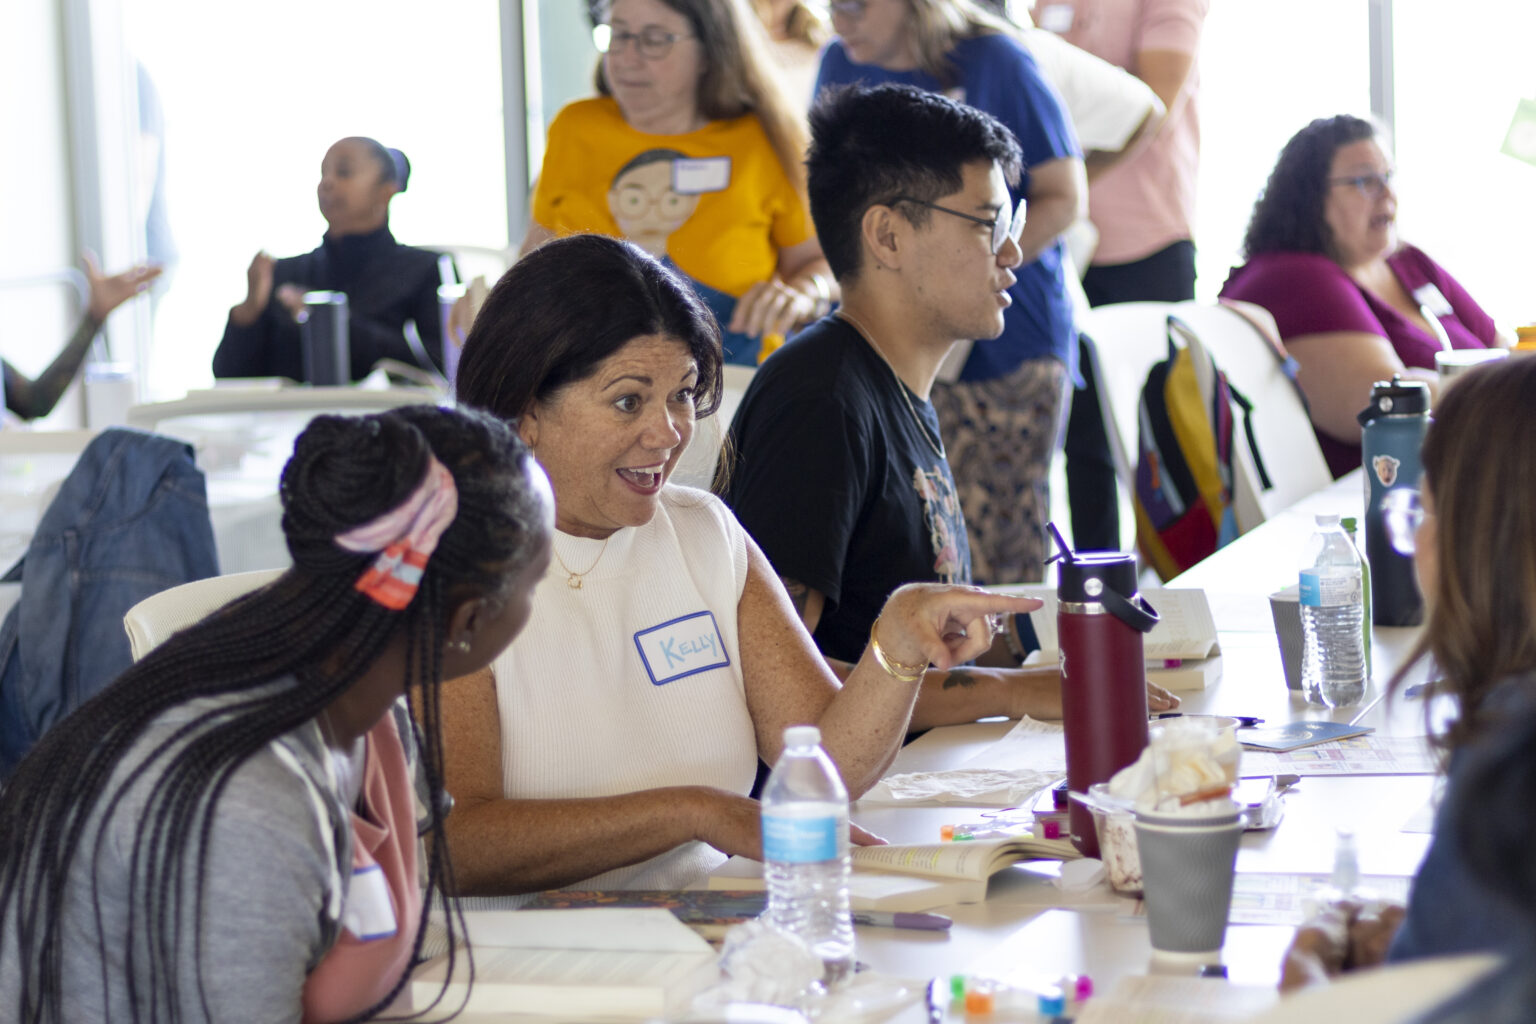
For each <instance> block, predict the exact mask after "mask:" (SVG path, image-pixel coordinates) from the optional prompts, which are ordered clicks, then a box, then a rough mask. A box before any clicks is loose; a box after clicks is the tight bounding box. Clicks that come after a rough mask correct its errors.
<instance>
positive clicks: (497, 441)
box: [0, 406, 547, 1022]
mask: <svg viewBox="0 0 1536 1024" xmlns="http://www.w3.org/2000/svg"><path fill="white" fill-rule="evenodd" d="M429 454H431V455H435V456H436V458H437V459H438V460H439V461H440V462H441V463H442V464H443V465H444V466H445V467H447V469H448V471H449V472H450V473H451V474H452V475H453V477H454V480H455V484H456V486H457V489H458V495H459V514H458V515H457V516H456V517H455V519H454V521H453V523H452V524H451V525H450V526H449V527H448V529H447V530H446V531H445V532H444V533H443V535H442V537H441V539H440V540H439V542H438V547H437V550H436V551H435V552H434V553H433V556H432V558H431V560H430V561H429V563H428V565H427V568H426V570H425V572H424V575H423V577H422V580H421V584H420V587H419V589H418V591H417V593H416V596H415V598H414V599H413V600H412V601H411V603H410V604H409V605H408V606H407V607H406V608H405V609H404V610H402V611H398V612H397V611H390V610H388V609H386V608H384V607H383V606H382V605H380V604H377V603H375V602H374V601H373V600H371V599H370V598H368V597H367V596H365V595H363V594H361V593H359V592H357V591H356V590H355V589H354V584H355V582H356V581H357V579H358V577H359V576H360V575H361V574H362V572H363V571H364V570H365V569H366V568H367V567H368V565H369V564H370V563H371V562H372V559H373V557H374V556H373V555H371V554H356V553H353V552H349V551H346V550H344V549H342V548H341V547H339V546H338V545H336V544H335V543H334V538H335V537H336V536H337V535H338V534H339V533H342V532H345V531H347V530H349V529H351V528H353V527H355V526H358V525H359V524H362V523H365V522H369V521H371V520H373V519H375V518H377V517H378V516H380V515H382V514H383V513H384V512H386V511H388V510H390V509H392V508H395V507H396V506H398V505H399V504H400V503H401V502H402V501H403V500H404V499H405V498H406V497H407V496H408V495H409V494H410V493H411V492H412V491H413V490H414V489H415V487H416V486H417V485H418V484H419V483H420V481H421V479H422V477H423V475H424V473H425V470H426V466H427V459H428V456H429ZM530 465H531V457H530V456H529V453H528V450H527V448H526V446H524V445H523V444H522V442H521V441H519V440H518V439H517V437H516V435H515V434H514V433H513V432H512V431H511V430H510V429H509V428H508V427H507V426H506V425H505V424H503V423H502V422H501V421H499V420H497V419H495V418H494V417H490V416H486V415H484V414H480V413H476V412H473V411H467V410H466V411H452V410H444V409H437V408H433V407H430V406H413V407H405V408H401V409H397V410H393V411H391V412H387V413H381V414H378V415H374V416H369V417H361V418H353V417H341V416H321V417H317V418H316V419H315V420H314V421H313V422H312V423H311V424H310V426H309V427H308V428H307V429H306V430H305V431H304V433H303V434H302V435H301V436H300V438H299V440H298V443H297V444H296V445H295V450H294V455H293V458H292V459H291V460H290V461H289V463H288V465H287V466H286V467H285V469H284V471H283V478H282V486H281V496H282V501H283V508H284V512H283V531H284V534H285V535H286V537H287V542H288V548H289V552H290V554H291V555H292V557H293V568H291V569H290V570H289V571H288V572H286V573H284V574H283V575H282V576H281V577H280V578H278V579H277V580H276V581H274V582H273V583H271V584H270V585H268V586H266V587H263V588H262V589H260V590H257V591H255V592H253V593H251V594H248V595H246V596H245V597H243V598H240V599H238V600H236V601H234V602H232V603H230V604H229V605H226V606H225V607H224V608H222V609H220V610H219V611H217V612H215V613H214V614H212V615H210V616H209V617H208V618H206V619H204V620H203V621H202V622H200V623H198V624H197V625H195V626H192V627H191V628H189V629H187V630H184V631H182V632H180V633H178V634H176V635H175V636H173V637H171V638H170V639H169V640H167V641H166V642H165V643H164V644H162V645H161V646H160V647H158V648H156V649H155V650H154V651H152V652H151V653H150V654H148V655H146V656H145V658H144V659H143V660H142V661H140V662H138V663H137V664H135V665H134V666H133V667H131V668H130V669H129V670H128V671H127V672H125V673H124V674H123V675H122V676H121V677H119V678H118V679H117V680H116V681H115V682H114V683H113V684H112V685H111V686H109V687H107V688H106V689H105V690H104V691H103V692H102V693H100V694H99V695H98V696H96V697H95V698H93V699H92V700H90V701H88V702H87V703H85V704H83V705H82V706H81V707H80V708H78V709H77V710H76V711H75V712H74V713H73V714H71V715H70V716H69V717H68V718H66V719H65V720H64V721H63V722H61V723H59V724H58V725H56V726H55V727H54V728H53V729H52V730H50V731H49V732H48V733H47V734H46V735H45V736H44V737H43V739H42V740H41V741H40V742H39V743H38V744H37V746H36V747H35V748H34V749H33V750H32V752H31V753H30V754H29V756H28V757H27V758H26V759H25V760H24V761H23V762H22V764H21V765H20V766H18V768H17V771H16V772H15V774H14V775H13V776H12V778H11V780H10V782H9V783H8V784H7V786H6V788H5V790H4V791H3V793H0V954H3V953H4V951H5V949H4V947H5V943H6V942H7V941H14V942H15V944H16V953H17V955H16V960H17V961H18V963H19V970H18V979H17V980H18V981H19V992H16V993H13V994H11V995H12V997H14V998H15V999H16V1006H17V1007H18V1012H19V1019H20V1020H23V1021H28V1022H32V1021H37V1022H59V1021H63V1020H64V1019H65V1018H66V1016H67V1010H68V1007H67V1006H66V1004H65V992H64V986H63V965H64V960H65V948H64V918H65V916H66V908H67V906H68V905H69V903H70V900H71V895H72V894H71V887H70V879H71V874H72V872H74V871H78V870H79V868H80V865H81V864H82V858H84V857H91V858H92V859H91V861H89V865H90V867H91V869H92V870H91V872H90V877H91V879H92V881H91V886H92V891H91V893H90V895H91V898H92V904H93V905H94V906H95V907H96V908H97V909H96V922H97V926H98V943H99V949H100V952H101V958H102V969H101V978H102V985H103V994H104V996H105V994H106V992H107V991H108V989H107V977H108V975H107V970H108V968H107V963H108V959H109V956H108V954H109V951H111V952H113V953H119V954H121V956H122V959H123V963H124V971H125V975H126V985H127V989H128V993H129V1004H130V1005H129V1006H128V1007H127V1010H128V1016H129V1018H130V1019H132V1020H134V1021H141V1020H153V1021H162V1020H164V1021H171V1022H177V1021H180V1020H182V1019H183V1018H185V1017H188V1016H191V1017H194V1018H195V1017H197V1015H198V1014H201V1016H202V1017H204V1018H206V1017H209V1016H210V1013H209V1010H208V1004H207V993H206V991H205V988H204V980H205V977H206V975H207V974H208V970H207V969H208V967H209V966H210V965H205V964H202V963H201V960H200V953H201V949H202V941H201V940H202V925H203V918H204V915H203V902H204V895H205V889H206V888H207V876H206V873H205V872H206V868H207V863H206V861H207V856H208V847H209V840H210V835H211V832H212V827H213V822H214V815H215V814H216V813H217V809H218V804H219V798H220V796H221V794H222V793H223V791H224V788H225V786H226V785H227V784H228V782H229V781H230V779H231V778H232V776H233V775H234V773H235V772H236V771H237V770H238V769H239V768H240V767H241V765H243V764H244V763H245V762H246V761H247V760H249V759H250V758H251V757H252V756H253V755H254V754H256V753H258V752H259V751H261V750H262V749H263V748H265V747H266V746H267V745H268V744H270V743H271V742H273V741H274V740H275V739H277V738H278V737H280V736H283V735H284V734H285V733H289V732H291V731H293V730H295V729H297V728H299V727H301V726H303V725H305V724H306V723H308V722H309V721H310V720H312V719H315V718H316V717H317V716H318V715H319V714H320V713H321V712H322V711H323V710H324V709H325V708H326V707H327V706H328V705H329V704H330V703H331V702H332V701H334V700H335V699H336V698H337V697H338V696H340V695H341V694H343V693H344V692H346V691H347V689H348V688H349V687H350V686H351V685H352V684H353V683H354V682H356V681H357V680H358V679H359V678H360V677H361V676H362V675H363V673H364V672H366V671H367V670H368V669H369V668H370V667H371V666H372V665H373V663H374V662H375V661H376V660H377V658H378V657H379V656H380V654H381V653H382V652H383V651H384V649H385V647H386V646H387V645H388V644H389V643H391V642H392V641H394V640H395V638H397V637H399V636H403V637H404V639H405V658H404V660H405V666H404V668H405V679H406V694H407V698H408V700H409V701H410V702H411V704H412V711H413V715H412V719H413V725H412V728H413V729H414V730H415V731H416V738H417V746H418V748H419V749H420V750H421V770H422V772H423V774H424V776H425V778H426V781H427V785H428V790H429V793H430V800H429V807H430V813H431V828H430V832H429V834H428V836H427V840H426V842H427V854H428V890H427V894H426V898H425V899H424V900H423V903H422V917H421V920H420V922H419V923H418V931H417V937H416V946H415V949H414V950H413V952H412V962H413V963H414V962H416V960H417V959H418V958H419V956H420V952H421V943H422V939H423V936H424V934H425V931H426V927H425V926H426V921H427V916H428V914H429V912H430V910H431V908H432V906H433V900H434V898H436V899H437V900H438V901H439V905H440V906H441V907H442V908H443V910H444V911H445V918H446V920H447V923H448V931H449V945H450V951H451V950H452V949H453V947H454V942H453V938H454V933H455V932H456V931H460V930H462V919H461V918H460V919H458V920H457V921H456V920H455V912H454V910H453V908H452V907H451V905H450V903H449V901H448V899H447V896H446V893H448V892H451V891H452V890H453V878H452V868H451V865H450V864H449V862H448V858H447V852H446V840H445V838H444V834H443V827H442V820H441V813H440V811H439V808H440V807H441V806H442V803H443V801H442V778H443V752H442V742H441V715H440V709H439V703H438V696H439V690H440V686H441V682H442V678H441V677H442V645H443V642H444V636H445V632H446V630H447V627H448V619H449V616H450V614H451V613H452V611H453V609H454V608H455V607H457V606H458V605H459V604H460V603H462V602H464V601H467V600H471V599H475V598H485V599H489V600H491V601H498V600H502V599H504V598H505V597H506V596H507V591H506V588H507V585H508V583H509V581H510V580H511V579H512V577H513V575H514V574H515V573H516V572H518V571H519V570H521V569H522V568H524V567H525V566H527V565H528V564H529V562H530V561H531V560H532V558H533V557H534V556H535V555H536V554H537V552H538V551H539V550H540V545H541V544H542V543H544V534H545V532H546V527H545V525H544V524H545V522H546V519H545V517H546V515H547V511H546V509H545V506H544V502H545V497H544V494H543V492H542V491H541V490H540V489H538V488H536V487H535V486H533V485H532V481H531V478H530V475H529V466H530ZM209 697H219V698H221V700H220V701H219V702H218V704H217V705H216V706H215V707H214V708H213V709H212V710H208V709H206V708H200V707H199V706H198V705H197V704H196V703H194V702H197V701H199V700H201V699H204V698H209ZM173 710H175V711H178V712H180V714H181V715H183V716H184V721H183V720H182V718H180V717H178V718H177V719H176V722H177V723H178V724H177V725H176V727H175V728H174V729H172V730H170V731H169V734H168V735H167V736H166V737H165V738H164V739H161V740H159V741H158V742H156V743H155V744H154V745H153V746H150V745H148V744H147V743H142V742H140V738H141V737H142V735H143V734H144V732H145V730H146V729H147V728H149V727H150V726H151V724H153V723H155V722H156V721H157V720H159V719H161V718H162V716H164V715H165V714H166V713H167V712H170V711H173ZM417 722H419V723H420V724H419V725H417V724H416V723H417ZM138 748H143V749H142V750H141V749H138ZM130 750H132V752H133V754H134V755H135V757H136V758H140V759H141V760H140V763H138V765H137V766H136V767H135V768H133V769H132V770H131V771H129V770H125V769H124V761H125V758H126V757H127V756H128V755H129V753H130ZM140 779H143V780H144V785H141V786H140V787H139V790H140V791H142V790H145V789H147V790H148V797H147V800H146V801H145V803H144V806H143V808H142V811H141V812H139V813H138V814H137V817H136V819H135V820H134V821H133V823H132V825H131V828H132V840H131V843H132V846H131V852H130V855H129V858H128V860H129V865H128V867H129V871H128V875H127V878H128V880H129V881H128V884H129V886H130V889H131V891H130V893H129V894H128V899H127V904H128V908H129V909H128V919H127V924H126V926H125V927H124V929H123V933H122V934H119V935H107V934H106V933H105V931H104V930H103V927H102V919H101V911H100V907H101V905H102V899H101V896H102V894H101V892H100V891H99V889H100V875H99V874H98V871H97V869H98V868H99V867H100V860H101V857H102V855H103V849H104V847H105V846H106V845H107V839H108V837H109V833H110V828H109V826H110V825H111V824H113V823H114V821H115V819H114V812H116V811H118V809H119V808H120V807H125V805H124V804H123V801H124V800H125V798H126V797H127V796H128V795H129V793H130V790H132V789H133V788H134V785H135V782H137V781H139V780H140ZM125 809H126V808H125ZM93 830H94V842H93V841H92V833H93ZM188 879H190V880H191V881H192V882H193V883H195V888H194V889H192V890H191V892H192V893H195V896H193V898H192V899H190V900H189V899H188V898H187V896H188V895H189V892H188V887H187V880H188ZM81 896H82V894H80V893H73V897H74V899H76V900H78V899H80V898H81ZM452 955H453V954H452V952H450V957H451V956H452ZM189 958H190V959H189ZM188 962H192V963H196V964H198V968H197V971H196V977H197V979H198V984H197V994H196V999H197V1002H195V1003H194V1002H193V1001H192V999H193V996H192V995H191V994H190V993H188V992H183V991H179V989H178V985H177V978H178V976H179V975H178V967H179V965H182V964H185V963H188ZM407 974H408V972H407ZM406 980H407V978H406V976H404V975H403V976H402V977H401V978H400V979H399V980H398V982H397V983H396V985H395V986H394V989H393V991H392V992H391V993H390V995H389V996H388V997H387V998H386V999H385V1000H383V1001H381V1002H380V1003H379V1004H378V1005H376V1006H374V1007H372V1008H370V1009H369V1010H367V1011H365V1012H364V1013H362V1014H360V1015H359V1016H358V1017H357V1018H355V1019H357V1020H367V1019H371V1018H373V1017H374V1016H375V1015H377V1014H378V1013H379V1012H381V1011H382V1010H383V1009H384V1007H385V1006H387V1005H388V1003H389V1002H390V1001H391V1000H392V999H393V998H394V997H395V996H396V995H398V993H399V992H400V991H401V990H402V989H403V988H404V986H405V984H406ZM114 1009H116V1008H114Z"/></svg>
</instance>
